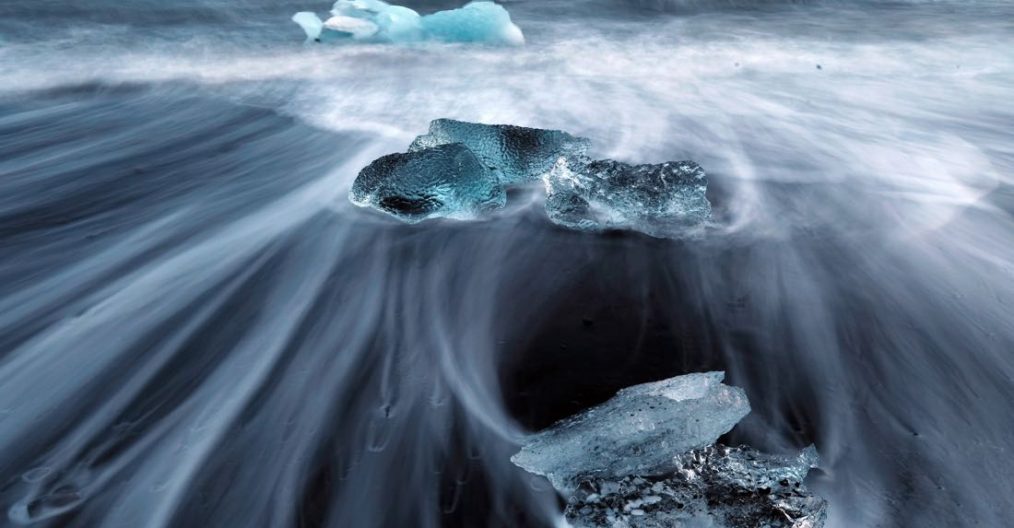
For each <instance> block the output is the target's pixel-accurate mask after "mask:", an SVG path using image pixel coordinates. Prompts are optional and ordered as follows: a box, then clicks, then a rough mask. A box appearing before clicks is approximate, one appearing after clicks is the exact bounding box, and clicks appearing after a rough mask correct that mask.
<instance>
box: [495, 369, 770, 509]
mask: <svg viewBox="0 0 1014 528" xmlns="http://www.w3.org/2000/svg"><path fill="white" fill-rule="evenodd" d="M724 376H725V374H724V373H722V372H707V373H698V374H688V375H685V376H677V377H675V378H670V379H666V380H662V381H657V382H654V383H645V384H642V385H635V386H633V387H627V388H625V389H622V390H620V391H619V392H617V393H616V395H615V396H613V397H612V398H611V399H610V400H609V401H607V402H605V403H603V404H601V405H599V406H597V407H593V408H591V409H588V410H586V411H584V412H582V413H580V414H577V415H574V416H571V417H570V418H566V419H564V420H562V421H560V422H558V423H556V424H554V425H553V426H551V427H550V428H548V429H546V430H544V431H541V432H539V433H536V434H534V435H532V436H531V437H529V438H528V440H527V441H526V442H525V445H524V446H523V447H522V448H521V451H519V452H518V453H517V454H515V455H514V456H513V457H511V461H512V462H514V463H515V464H517V465H518V466H520V467H522V468H524V469H525V470H527V471H529V472H530V473H534V474H536V475H543V476H545V477H546V478H547V479H549V481H550V483H552V484H553V487H555V488H556V489H558V490H560V491H562V492H564V493H566V494H569V493H570V492H572V491H573V490H575V489H576V488H577V486H578V484H579V483H580V482H581V480H582V479H585V478H588V477H595V478H604V479H616V478H622V477H625V476H628V475H642V476H643V475H660V474H664V473H666V472H671V471H673V470H674V469H676V466H675V459H674V455H678V454H680V453H685V452H688V451H691V450H693V449H700V448H704V447H707V446H709V445H711V444H714V443H715V441H716V440H718V437H720V436H721V435H723V434H725V433H727V432H728V431H729V430H730V429H732V427H733V426H734V425H736V424H737V423H738V422H739V421H740V420H741V419H742V418H743V417H744V416H746V415H747V413H749V412H750V403H749V402H748V401H747V398H746V393H744V392H743V390H742V389H739V388H736V387H730V386H728V385H724V384H722V379H723V378H724Z"/></svg>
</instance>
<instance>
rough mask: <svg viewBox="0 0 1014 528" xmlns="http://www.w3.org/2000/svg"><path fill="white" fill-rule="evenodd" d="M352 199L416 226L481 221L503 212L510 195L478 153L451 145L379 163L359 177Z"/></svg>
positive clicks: (365, 169)
mask: <svg viewBox="0 0 1014 528" xmlns="http://www.w3.org/2000/svg"><path fill="white" fill-rule="evenodd" d="M349 198H350V199H351V200H352V202H353V203H354V204H356V205H359V206H370V207H375V208H377V209H379V210H381V211H384V212H386V213H388V214H390V215H392V216H395V217H397V218H398V219H400V220H403V221H405V222H409V223H415V222H419V221H421V220H424V219H426V218H432V217H440V216H442V217H448V218H458V219H468V218H476V217H479V216H482V215H483V214H485V213H488V212H490V211H493V210H495V209H499V208H501V207H503V206H504V204H505V203H506V200H507V194H506V192H505V191H504V189H503V187H501V186H500V185H499V183H498V182H497V180H496V177H495V176H494V175H493V174H492V173H491V172H490V171H488V170H487V169H486V168H485V167H484V166H483V164H482V163H481V162H480V161H479V159H478V158H477V157H475V154H473V153H472V151H470V150H468V148H466V147H465V146H464V145H461V144H460V143H451V144H447V145H439V146H436V147H433V148H428V149H422V150H417V151H414V152H408V153H403V154H389V155H387V156H383V157H381V158H378V159H376V160H374V161H373V162H372V163H370V165H368V166H367V167H366V168H364V169H363V170H362V171H360V172H359V175H358V176H357V177H356V181H355V182H354V183H353V184H352V191H351V192H350V193H349Z"/></svg>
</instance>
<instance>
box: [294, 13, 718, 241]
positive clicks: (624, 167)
mask: <svg viewBox="0 0 1014 528" xmlns="http://www.w3.org/2000/svg"><path fill="white" fill-rule="evenodd" d="M373 1H377V0H373ZM463 9H464V8H463ZM308 31H309V30H308ZM451 144H454V145H459V146H460V147H461V148H464V149H466V150H468V151H470V152H471V153H472V154H473V155H474V156H475V158H476V159H477V160H478V161H479V163H480V164H481V165H482V167H483V168H484V169H485V170H486V172H487V173H488V175H487V176H488V178H489V181H488V182H487V183H489V184H490V185H494V186H498V187H499V195H502V194H504V193H505V192H506V191H505V188H506V187H508V186H511V185H518V184H523V183H527V182H531V181H537V180H539V179H541V180H542V182H543V184H544V187H545V190H546V201H545V206H546V213H547V215H548V216H549V218H550V220H552V221H553V222H556V223H557V224H561V225H563V226H566V227H570V228H574V229H580V230H586V231H598V230H604V229H630V230H636V231H641V232H644V233H646V234H648V235H651V236H656V237H667V238H680V237H683V236H686V235H690V234H693V233H694V231H695V230H698V229H700V228H701V227H702V226H703V224H704V222H705V220H707V219H708V217H709V215H710V214H711V204H710V203H709V202H708V199H707V197H706V196H705V192H706V190H707V178H706V177H705V175H704V171H703V170H701V168H700V167H699V166H698V165H697V164H696V163H694V162H692V161H671V162H667V163H662V164H658V165H630V164H627V163H622V162H619V161H613V160H599V161H591V159H590V158H589V157H588V150H589V147H590V145H589V141H588V140H587V139H586V138H582V137H577V136H572V135H570V134H568V133H566V132H563V131H560V130H544V129H540V128H527V127H520V126H514V125H486V124H481V123H468V122H465V121H455V120H453V119H437V120H434V121H432V122H430V128H429V132H428V133H427V134H424V135H421V136H418V137H416V138H415V140H414V141H413V142H412V144H411V145H410V146H409V152H410V153H411V152H421V151H424V150H427V149H431V148H434V147H438V146H442V145H451ZM362 176H363V175H360V177H362ZM374 177H382V176H376V175H374ZM398 177H399V178H404V175H401V176H398ZM416 178H417V180H418V182H419V183H420V184H421V182H425V181H434V182H436V181H439V182H440V184H441V185H444V186H447V185H452V182H448V181H443V180H440V178H427V177H423V176H421V175H416ZM460 181H461V182H463V183H467V182H468V181H469V180H460ZM357 183H358V181H357ZM454 192H456V191H453V190H451V189H449V188H441V189H433V190H431V192H430V194H431V195H433V196H443V195H445V194H447V193H452V194H453V193H454ZM461 193H462V194H464V195H471V194H470V193H472V190H471V189H464V190H462V191H461ZM353 201H354V202H356V203H357V204H359V205H373V204H371V203H370V202H368V201H363V200H357V199H355V197H354V198H353ZM497 203H500V204H501V205H502V204H503V202H502V201H500V202H497ZM455 204H456V202H454V201H448V202H445V203H444V204H443V206H442V207H440V208H436V209H433V210H431V211H428V212H427V214H426V215H425V216H419V215H416V214H412V215H409V216H406V215H404V214H401V213H398V212H395V211H394V210H392V209H391V208H390V207H381V209H383V210H384V211H387V212H389V213H391V214H395V215H396V216H398V217H399V218H403V219H405V220H409V221H418V220H420V219H421V218H426V217H429V216H453V217H457V218H471V217H473V216H475V214H476V210H475V209H474V208H473V209H469V210H467V211H460V212H459V211H456V210H455V209H454V207H455ZM487 210H488V209H487Z"/></svg>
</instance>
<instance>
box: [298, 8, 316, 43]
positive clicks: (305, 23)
mask: <svg viewBox="0 0 1014 528" xmlns="http://www.w3.org/2000/svg"><path fill="white" fill-rule="evenodd" d="M292 21H293V22H295V23H297V24H299V27H301V28H303V31H304V32H305V33H306V38H307V39H308V40H316V39H319V38H320V34H321V32H322V31H324V21H323V20H321V19H320V17H319V16H317V15H316V14H314V13H311V12H309V11H300V12H299V13H296V14H295V15H292Z"/></svg>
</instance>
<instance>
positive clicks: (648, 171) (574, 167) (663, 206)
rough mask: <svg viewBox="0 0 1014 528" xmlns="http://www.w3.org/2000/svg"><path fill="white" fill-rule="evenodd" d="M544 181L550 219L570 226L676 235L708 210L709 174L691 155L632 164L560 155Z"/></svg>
mask: <svg viewBox="0 0 1014 528" xmlns="http://www.w3.org/2000/svg"><path fill="white" fill-rule="evenodd" d="M543 183H544V184H545V187H546V213H547V214H548V216H549V219H550V220H552V221H553V222H555V223H557V224H560V225H562V226H565V227H569V228H572V229H579V230H585V231H601V230H605V229H631V230H634V231H640V232H642V233H645V234H647V235H650V236H654V237H658V238H674V237H678V236H681V235H682V234H685V233H687V232H688V231H689V230H690V229H691V228H694V227H695V226H700V225H703V223H704V222H705V221H706V220H707V219H708V218H709V217H710V216H711V203H710V202H709V201H708V198H707V196H706V192H707V189H708V180H707V176H706V175H705V174H704V170H703V169H701V167H700V166H699V165H698V164H696V163H694V162H692V161H670V162H666V163H660V164H657V165H631V164H628V163H623V162H619V161H613V160H599V161H593V162H591V163H583V162H581V161H576V162H575V160H572V159H560V160H558V162H557V163H556V164H555V165H554V166H553V168H552V170H550V171H549V172H547V173H546V174H545V175H544V176H543Z"/></svg>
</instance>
